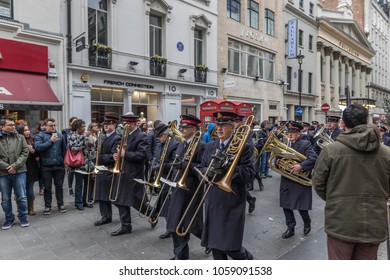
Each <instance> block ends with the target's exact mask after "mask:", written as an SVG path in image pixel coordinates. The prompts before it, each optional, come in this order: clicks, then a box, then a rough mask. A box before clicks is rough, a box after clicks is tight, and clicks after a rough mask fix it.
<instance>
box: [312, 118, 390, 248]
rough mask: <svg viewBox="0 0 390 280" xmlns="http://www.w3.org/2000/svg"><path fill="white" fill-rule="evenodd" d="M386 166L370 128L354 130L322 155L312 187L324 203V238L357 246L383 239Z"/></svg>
mask: <svg viewBox="0 0 390 280" xmlns="http://www.w3.org/2000/svg"><path fill="white" fill-rule="evenodd" d="M389 166H390V148H388V147H387V146H385V145H381V144H380V135H379V131H378V129H377V128H376V127H374V126H372V125H359V126H356V127H355V128H353V129H352V130H350V131H349V132H346V133H343V134H342V135H340V136H339V137H338V138H337V141H336V142H335V143H332V144H329V145H327V146H326V147H325V148H324V149H323V150H322V152H321V154H320V156H319V158H318V160H317V163H316V166H315V168H314V176H313V186H314V189H315V191H316V192H317V194H318V195H319V196H320V197H321V198H322V199H323V200H325V201H326V204H325V232H326V233H327V234H329V235H331V236H333V237H335V238H339V239H342V240H345V241H350V242H359V243H374V244H375V243H376V244H377V243H380V242H382V241H384V240H385V239H386V228H387V214H386V201H387V199H388V197H389V191H390V168H389Z"/></svg>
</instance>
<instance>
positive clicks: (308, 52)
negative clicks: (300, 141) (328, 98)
mask: <svg viewBox="0 0 390 280" xmlns="http://www.w3.org/2000/svg"><path fill="white" fill-rule="evenodd" d="M284 2H285V7H284V25H285V26H286V27H285V29H286V32H285V33H286V44H285V50H286V51H285V53H286V66H285V68H284V75H283V78H282V79H281V84H282V87H283V90H284V91H283V92H284V103H285V109H286V115H287V119H288V120H294V119H301V120H302V121H305V122H308V121H312V120H315V119H316V118H317V116H316V115H317V114H316V112H318V109H319V108H318V106H317V103H316V100H318V97H319V96H320V93H319V92H318V89H317V88H316V87H315V82H316V79H317V77H318V76H317V75H318V72H317V68H316V57H317V55H316V42H317V34H318V29H317V21H316V19H317V3H316V2H317V1H314V0H313V1H307V0H306V1H297V0H295V1H294V0H285V1H284ZM292 20H293V21H294V20H295V21H296V27H295V28H296V36H297V37H296V38H294V39H296V43H295V45H294V48H295V47H296V55H297V57H300V59H298V58H297V57H293V56H292V57H291V56H290V55H289V51H291V47H290V49H289V46H288V44H289V42H291V38H289V35H288V34H289V31H288V29H287V28H288V24H289V22H290V21H292ZM294 36H295V33H294ZM299 68H300V69H301V71H299ZM300 73H301V74H300ZM300 75H301V78H300V77H299V76H300ZM300 79H301V82H300V81H299V80H300ZM299 95H300V96H299ZM300 100H301V101H300ZM299 103H301V104H299ZM299 106H300V107H301V108H302V116H297V114H296V113H297V109H298V108H299ZM298 110H299V109H298Z"/></svg>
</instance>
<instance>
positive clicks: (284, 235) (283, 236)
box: [282, 228, 295, 239]
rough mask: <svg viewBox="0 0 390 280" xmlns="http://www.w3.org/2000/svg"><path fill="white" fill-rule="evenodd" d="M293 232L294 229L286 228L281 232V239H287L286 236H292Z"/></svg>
mask: <svg viewBox="0 0 390 280" xmlns="http://www.w3.org/2000/svg"><path fill="white" fill-rule="evenodd" d="M294 234H295V232H294V229H289V228H288V229H287V230H286V231H285V232H284V233H283V235H282V238H283V239H287V238H290V237H291V236H293V235H294Z"/></svg>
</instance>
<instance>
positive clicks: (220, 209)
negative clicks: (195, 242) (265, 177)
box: [201, 140, 255, 251]
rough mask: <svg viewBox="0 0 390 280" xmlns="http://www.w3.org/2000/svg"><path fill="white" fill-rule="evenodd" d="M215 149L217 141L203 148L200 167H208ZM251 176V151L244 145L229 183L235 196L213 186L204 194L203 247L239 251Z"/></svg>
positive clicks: (253, 172)
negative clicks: (247, 186)
mask: <svg viewBox="0 0 390 280" xmlns="http://www.w3.org/2000/svg"><path fill="white" fill-rule="evenodd" d="M217 149H220V141H219V140H216V141H214V142H211V143H209V144H207V145H206V148H205V151H204V153H203V158H202V163H201V166H202V167H207V166H209V164H210V162H211V156H212V155H214V154H215V152H216V150H217ZM254 175H255V170H254V168H253V164H252V150H251V149H250V147H249V145H248V144H245V146H244V149H243V151H242V154H241V157H240V160H239V163H238V164H237V167H236V168H235V171H234V176H233V180H232V184H231V187H232V189H233V191H234V193H235V194H234V193H228V192H226V191H223V190H221V189H219V188H218V187H215V186H212V187H211V189H210V191H209V193H208V195H207V198H206V201H205V215H206V216H205V223H204V225H203V232H202V246H204V247H209V248H215V249H219V250H222V251H236V250H240V249H241V246H242V240H243V236H244V227H245V216H246V214H245V207H246V194H247V190H246V183H247V182H248V181H249V182H250V181H253V178H254ZM220 177H221V176H218V177H217V179H216V180H217V181H219V179H220Z"/></svg>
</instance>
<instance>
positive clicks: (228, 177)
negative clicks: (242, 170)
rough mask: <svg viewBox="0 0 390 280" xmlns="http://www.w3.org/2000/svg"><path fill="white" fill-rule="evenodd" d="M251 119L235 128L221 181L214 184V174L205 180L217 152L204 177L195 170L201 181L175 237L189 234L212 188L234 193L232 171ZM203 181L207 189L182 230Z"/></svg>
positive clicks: (247, 132)
mask: <svg viewBox="0 0 390 280" xmlns="http://www.w3.org/2000/svg"><path fill="white" fill-rule="evenodd" d="M253 119H254V116H253V115H250V116H248V118H247V119H246V121H245V124H243V125H240V126H239V127H238V128H237V130H236V133H235V134H234V136H233V139H232V140H231V142H230V144H229V147H228V148H227V150H226V151H225V152H224V155H225V156H226V161H225V163H224V164H223V165H225V166H227V167H228V170H227V172H226V173H225V175H224V176H223V178H222V179H221V180H219V181H218V182H215V179H216V177H217V174H215V175H214V176H213V178H212V179H211V180H208V178H207V175H208V174H209V172H210V170H211V168H212V167H214V166H215V158H216V157H218V156H219V153H220V151H219V150H217V151H216V153H215V155H214V156H213V158H212V160H211V162H210V164H209V166H208V167H207V170H206V172H205V174H204V175H203V174H202V172H201V171H200V170H199V169H197V168H195V170H196V171H197V172H198V173H199V174H200V175H201V176H202V180H201V181H200V183H199V185H198V187H197V189H196V191H195V193H194V195H193V196H192V199H191V201H190V202H189V204H188V206H187V209H186V210H185V212H184V214H183V216H182V217H181V219H180V221H179V224H178V225H177V227H176V234H177V235H179V236H182V237H183V236H185V235H187V234H188V233H189V231H190V228H191V226H192V224H193V222H194V220H195V218H196V216H197V215H198V213H199V210H200V208H201V207H202V205H203V202H204V201H205V199H206V196H207V194H208V192H209V191H210V189H211V187H212V186H216V187H218V188H220V189H221V190H223V191H226V192H232V193H234V192H233V190H232V187H231V182H232V179H233V174H234V171H235V169H236V167H237V164H238V162H239V160H240V157H241V154H242V151H243V150H244V146H245V144H246V141H247V139H248V136H249V134H250V130H251V129H250V126H251V123H252V121H253ZM205 181H206V182H207V183H208V185H207V188H206V189H205V191H204V193H203V196H202V198H201V200H200V202H199V204H198V206H197V207H196V210H195V212H194V214H193V216H192V218H191V220H190V222H189V224H188V225H187V227H186V228H183V223H184V220H185V219H186V217H187V215H188V211H189V210H190V209H191V208H192V204H193V203H194V201H195V199H196V197H197V194H198V192H199V190H200V189H201V186H202V185H203V183H204V182H205Z"/></svg>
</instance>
